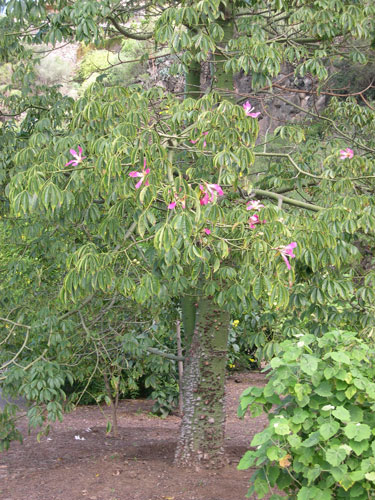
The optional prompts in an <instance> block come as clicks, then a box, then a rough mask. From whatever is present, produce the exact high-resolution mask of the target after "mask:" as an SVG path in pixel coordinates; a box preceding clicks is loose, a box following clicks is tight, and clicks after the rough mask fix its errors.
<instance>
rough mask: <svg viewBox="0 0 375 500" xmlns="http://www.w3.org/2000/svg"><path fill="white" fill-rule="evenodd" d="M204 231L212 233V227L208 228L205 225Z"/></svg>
mask: <svg viewBox="0 0 375 500" xmlns="http://www.w3.org/2000/svg"><path fill="white" fill-rule="evenodd" d="M203 231H204V232H205V233H206V234H211V229H208V228H207V227H205V228H204V229H203Z"/></svg>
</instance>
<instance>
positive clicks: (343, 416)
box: [332, 406, 351, 422]
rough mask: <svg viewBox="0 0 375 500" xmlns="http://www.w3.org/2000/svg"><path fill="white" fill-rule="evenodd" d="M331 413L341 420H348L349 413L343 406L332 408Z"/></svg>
mask: <svg viewBox="0 0 375 500" xmlns="http://www.w3.org/2000/svg"><path fill="white" fill-rule="evenodd" d="M332 415H333V416H334V417H336V418H337V419H338V420H341V421H342V422H350V420H351V419H350V413H349V412H348V410H346V409H345V408H344V407H343V406H338V407H337V408H336V409H335V410H333V412H332Z"/></svg>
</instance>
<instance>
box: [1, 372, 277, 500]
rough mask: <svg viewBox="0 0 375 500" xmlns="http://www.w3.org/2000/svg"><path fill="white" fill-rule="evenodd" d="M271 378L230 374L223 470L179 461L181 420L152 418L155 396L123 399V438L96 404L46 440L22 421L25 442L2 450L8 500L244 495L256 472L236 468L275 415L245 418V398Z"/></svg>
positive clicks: (225, 498)
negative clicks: (241, 405) (241, 410)
mask: <svg viewBox="0 0 375 500" xmlns="http://www.w3.org/2000/svg"><path fill="white" fill-rule="evenodd" d="M264 383H265V379H264V377H263V375H261V374H259V373H255V372H249V373H242V374H235V375H231V376H230V377H229V378H228V381H227V424H226V442H225V448H226V453H227V456H228V458H229V464H228V466H226V467H225V468H223V469H220V470H215V471H207V470H194V471H192V470H186V469H179V468H177V467H175V466H174V465H173V456H174V450H175V447H176V443H177V439H178V432H179V424H180V419H179V417H177V416H169V417H167V418H165V419H161V418H158V417H154V416H152V415H150V409H151V406H152V402H151V401H148V400H123V401H121V404H120V407H119V436H118V437H117V438H113V437H111V436H109V435H107V434H106V416H108V415H109V414H108V410H107V409H106V408H105V409H101V408H98V407H96V406H83V407H79V408H78V409H76V410H75V411H74V412H73V413H71V414H69V415H66V416H65V418H64V421H63V422H62V423H56V424H53V427H52V430H51V432H50V433H49V436H48V438H47V437H42V439H41V441H40V442H39V443H38V442H37V439H36V434H37V433H36V432H32V433H31V434H30V435H27V432H26V430H27V423H26V420H25V421H23V420H22V421H21V422H20V427H21V428H22V429H23V431H24V432H25V439H24V442H23V444H19V443H14V444H12V445H11V447H10V449H9V450H8V451H7V452H4V453H1V454H0V499H1V500H85V499H86V500H243V499H244V498H245V495H246V492H247V490H248V480H249V477H250V475H251V471H238V470H237V469H236V465H237V463H238V462H239V460H240V458H241V456H242V455H243V454H244V452H245V451H246V450H247V449H248V445H249V443H250V441H251V439H252V436H253V435H254V434H255V433H257V432H259V431H260V430H262V429H263V428H264V426H265V425H266V423H267V419H266V417H265V416H261V417H258V418H256V419H251V418H250V417H248V416H246V417H245V418H244V419H243V420H240V419H238V418H237V406H238V400H239V396H240V394H241V392H242V391H243V390H244V389H246V388H247V387H248V386H249V385H259V386H261V385H264ZM75 436H79V437H80V438H84V439H80V440H78V439H75Z"/></svg>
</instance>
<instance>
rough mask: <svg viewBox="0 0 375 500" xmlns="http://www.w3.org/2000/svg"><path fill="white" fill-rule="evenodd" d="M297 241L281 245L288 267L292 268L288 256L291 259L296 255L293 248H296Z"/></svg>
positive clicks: (281, 251) (280, 248)
mask: <svg viewBox="0 0 375 500" xmlns="http://www.w3.org/2000/svg"><path fill="white" fill-rule="evenodd" d="M296 246H297V243H296V242H295V241H292V243H289V245H286V246H284V247H279V248H278V250H279V252H280V255H281V257H282V258H283V260H284V262H285V264H286V267H287V268H288V269H291V266H290V264H289V260H288V257H289V258H291V259H294V258H295V255H294V253H293V248H296Z"/></svg>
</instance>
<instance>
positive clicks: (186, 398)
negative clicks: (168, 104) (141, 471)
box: [175, 9, 234, 468]
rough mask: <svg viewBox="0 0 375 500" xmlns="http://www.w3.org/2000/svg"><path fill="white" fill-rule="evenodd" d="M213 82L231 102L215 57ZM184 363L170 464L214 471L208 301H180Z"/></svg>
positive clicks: (188, 89)
mask: <svg viewBox="0 0 375 500" xmlns="http://www.w3.org/2000/svg"><path fill="white" fill-rule="evenodd" d="M223 14H224V19H223V20H220V24H221V26H222V28H223V30H224V39H223V42H222V43H223V45H225V44H226V43H227V42H228V40H229V39H230V38H231V36H233V30H234V25H233V21H232V20H231V17H232V16H231V12H227V11H226V10H225V9H224V10H223ZM214 61H215V82H216V87H218V88H219V90H220V91H221V92H223V94H227V95H226V97H227V98H229V99H233V75H232V74H231V73H229V74H227V73H225V70H224V61H223V57H222V55H221V54H214ZM185 83H186V85H185V98H188V97H190V98H193V99H198V98H199V92H197V90H198V89H199V84H200V64H199V63H197V62H193V63H192V64H191V65H190V67H189V71H187V73H186V82H185ZM181 308H182V321H183V325H184V347H185V361H184V373H183V384H182V390H183V394H182V399H183V417H182V422H181V429H180V438H179V442H178V445H177V450H176V455H175V463H176V464H177V465H179V466H187V467H194V466H200V467H206V468H217V467H221V466H223V465H225V463H226V459H225V456H224V433H225V368H226V360H227V350H228V331H229V314H228V313H227V312H226V311H223V310H221V309H220V308H219V307H218V306H217V305H216V304H215V303H214V301H213V299H212V298H211V297H199V298H195V297H194V296H193V295H190V296H188V295H186V296H184V297H182V299H181Z"/></svg>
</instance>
